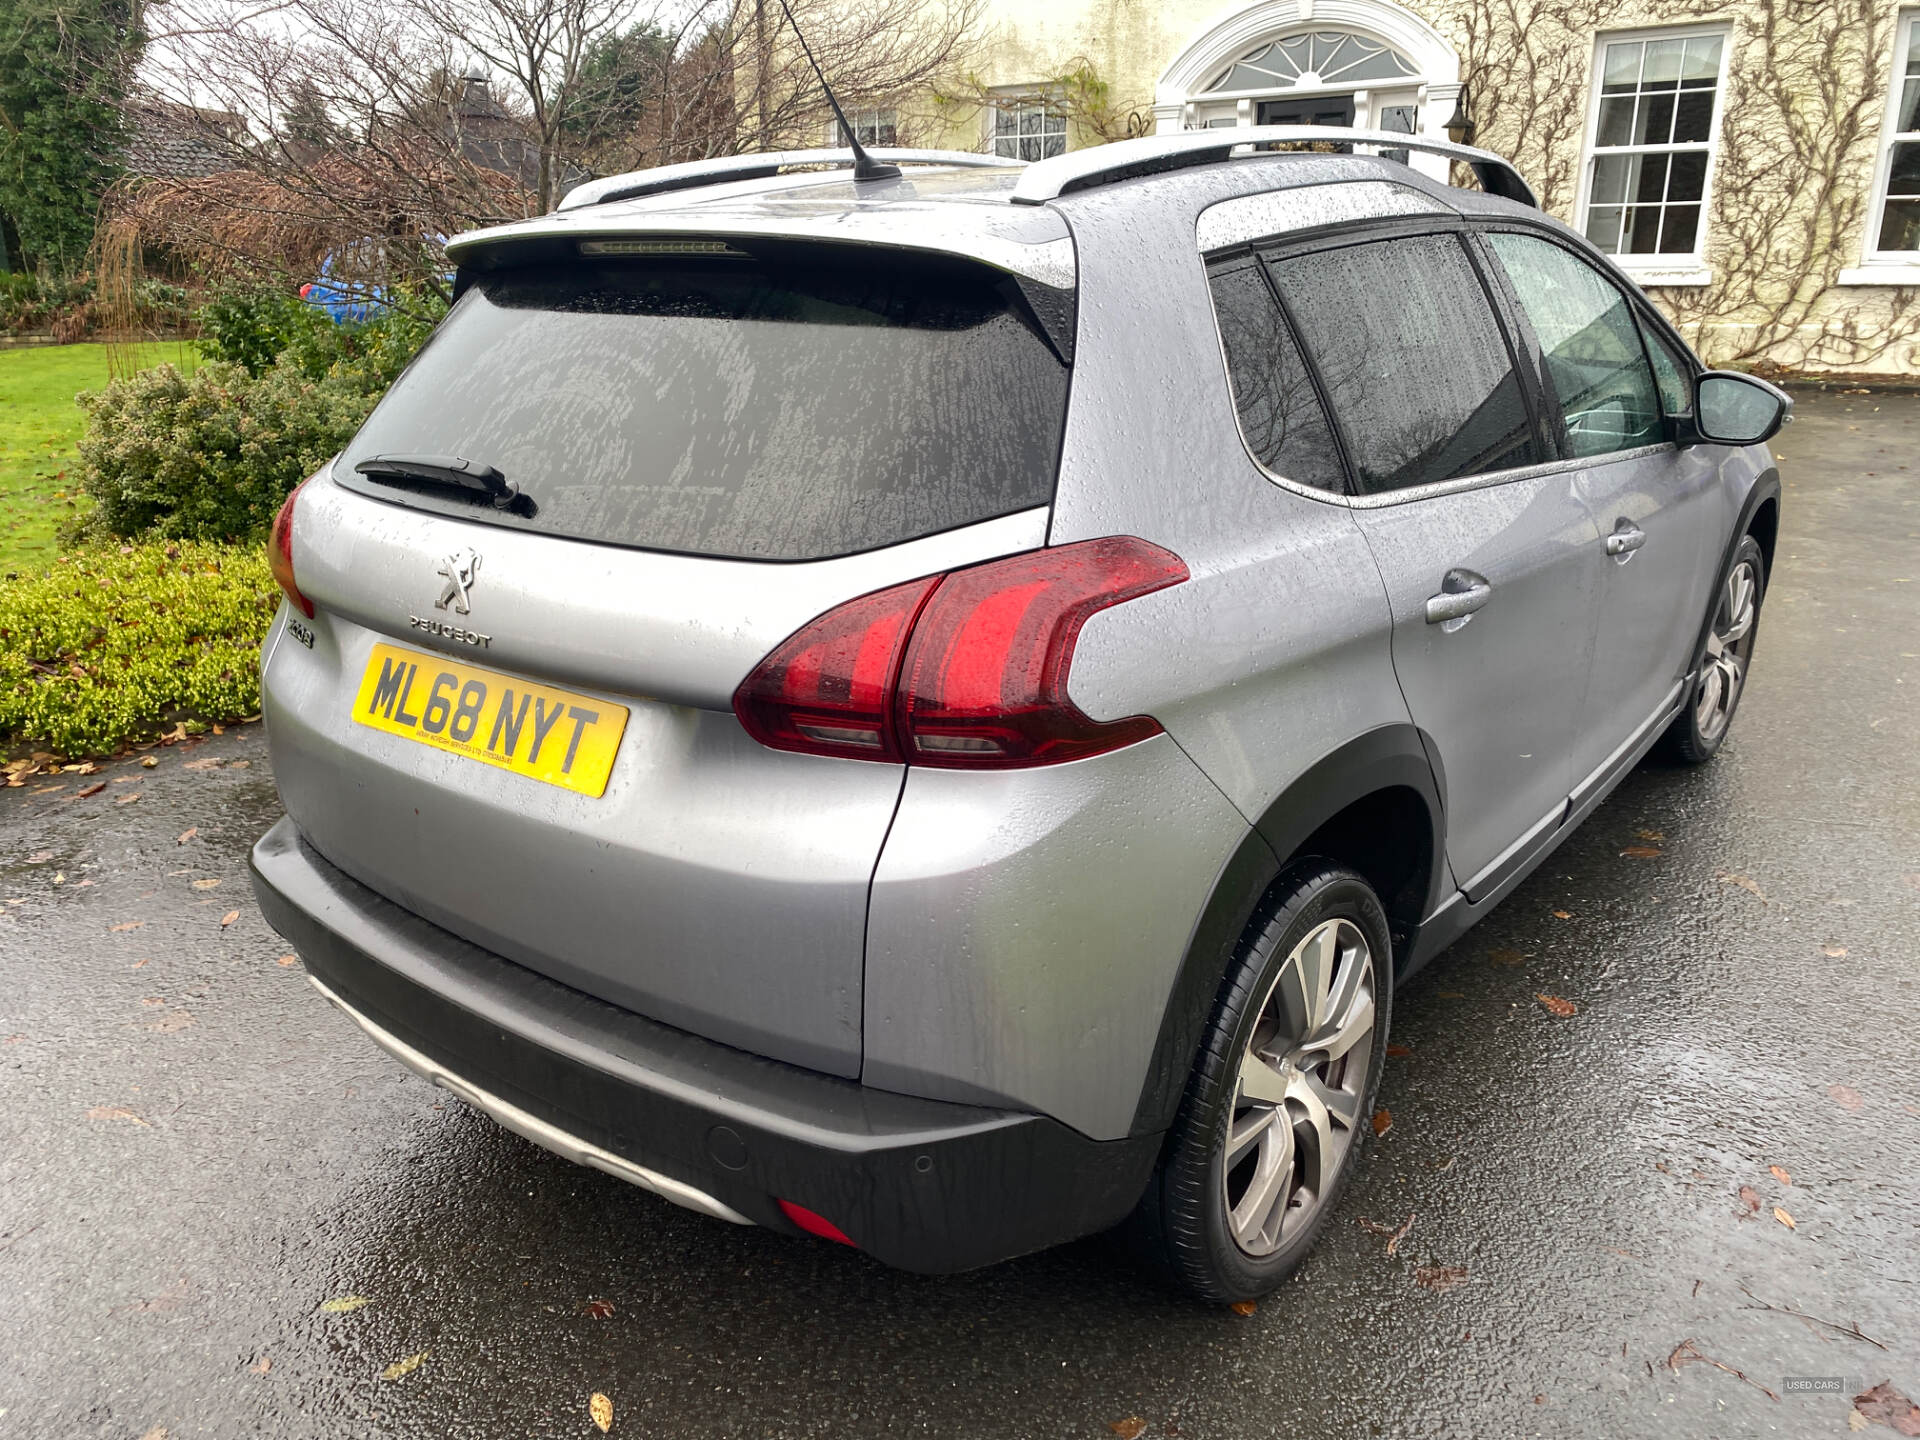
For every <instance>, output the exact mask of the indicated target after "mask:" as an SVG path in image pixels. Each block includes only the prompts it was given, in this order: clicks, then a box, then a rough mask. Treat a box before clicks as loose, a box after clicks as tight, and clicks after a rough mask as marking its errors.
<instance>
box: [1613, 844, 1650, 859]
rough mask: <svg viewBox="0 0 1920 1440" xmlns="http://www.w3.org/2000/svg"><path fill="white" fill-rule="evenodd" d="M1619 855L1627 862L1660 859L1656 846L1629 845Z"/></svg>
mask: <svg viewBox="0 0 1920 1440" xmlns="http://www.w3.org/2000/svg"><path fill="white" fill-rule="evenodd" d="M1620 853H1621V855H1623V856H1625V857H1626V858H1627V859H1629V860H1657V859H1658V858H1659V857H1660V847H1659V846H1658V845H1629V846H1627V848H1626V849H1624V850H1622V851H1621V852H1620Z"/></svg>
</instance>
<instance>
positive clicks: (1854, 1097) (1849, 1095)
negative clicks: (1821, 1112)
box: [1827, 1085, 1861, 1110]
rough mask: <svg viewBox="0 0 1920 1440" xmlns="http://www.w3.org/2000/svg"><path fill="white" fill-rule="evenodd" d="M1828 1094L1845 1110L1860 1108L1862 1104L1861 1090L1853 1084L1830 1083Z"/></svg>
mask: <svg viewBox="0 0 1920 1440" xmlns="http://www.w3.org/2000/svg"><path fill="white" fill-rule="evenodd" d="M1827 1094H1828V1095H1829V1096H1830V1097H1831V1098H1832V1100H1833V1103H1834V1104H1836V1105H1838V1106H1840V1108H1841V1109H1843V1110H1858V1109H1859V1108H1860V1105H1861V1100H1860V1092H1859V1091H1858V1090H1856V1089H1854V1088H1853V1087H1852V1086H1851V1085H1829V1086H1828V1087H1827Z"/></svg>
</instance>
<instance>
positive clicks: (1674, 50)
mask: <svg viewBox="0 0 1920 1440" xmlns="http://www.w3.org/2000/svg"><path fill="white" fill-rule="evenodd" d="M1686 44H1687V42H1686V41H1684V40H1649V41H1648V42H1647V68H1646V69H1645V71H1643V72H1642V73H1641V76H1640V88H1641V89H1642V90H1653V89H1667V90H1671V89H1673V88H1674V87H1676V86H1677V85H1679V83H1680V57H1681V52H1682V51H1683V50H1685V49H1686Z"/></svg>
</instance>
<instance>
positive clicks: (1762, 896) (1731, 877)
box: [1713, 870, 1773, 905]
mask: <svg viewBox="0 0 1920 1440" xmlns="http://www.w3.org/2000/svg"><path fill="white" fill-rule="evenodd" d="M1713 878H1714V879H1716V880H1718V881H1719V882H1720V883H1721V884H1723V885H1737V886H1739V887H1740V889H1742V890H1744V891H1746V892H1747V893H1748V894H1749V895H1751V896H1753V898H1754V899H1756V900H1758V901H1759V902H1760V903H1761V904H1762V905H1771V904H1772V903H1773V902H1772V901H1771V900H1769V899H1767V892H1766V891H1764V890H1762V889H1761V888H1760V887H1759V886H1758V885H1756V884H1754V882H1753V879H1752V877H1750V876H1747V875H1736V874H1734V873H1733V872H1732V871H1731V870H1720V871H1716V872H1715V873H1714V877H1713Z"/></svg>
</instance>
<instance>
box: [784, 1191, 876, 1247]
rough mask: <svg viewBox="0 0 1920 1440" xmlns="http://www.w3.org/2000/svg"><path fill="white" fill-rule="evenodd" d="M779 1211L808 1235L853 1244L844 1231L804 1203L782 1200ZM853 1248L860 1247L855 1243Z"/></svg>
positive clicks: (840, 1243) (842, 1243) (837, 1242)
mask: <svg viewBox="0 0 1920 1440" xmlns="http://www.w3.org/2000/svg"><path fill="white" fill-rule="evenodd" d="M780 1212H781V1213H782V1214H783V1215H785V1216H786V1217H787V1219H789V1220H791V1221H792V1222H793V1223H794V1224H796V1225H798V1226H799V1227H800V1228H801V1229H802V1230H804V1231H806V1232H807V1234H809V1235H818V1236H819V1237H820V1238H821V1239H822V1240H832V1241H833V1242H835V1243H836V1244H839V1245H853V1241H852V1240H850V1239H848V1238H847V1232H846V1231H844V1230H842V1229H841V1228H840V1227H839V1226H838V1225H836V1224H834V1223H833V1222H832V1221H831V1220H829V1219H827V1217H826V1216H824V1215H816V1214H814V1213H813V1211H811V1210H809V1209H807V1207H806V1206H804V1205H796V1204H794V1203H793V1201H791V1200H782V1201H781V1202H780ZM854 1248H855V1249H856V1250H857V1249H859V1248H860V1247H859V1246H857V1245H855V1246H854Z"/></svg>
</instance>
